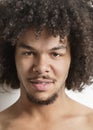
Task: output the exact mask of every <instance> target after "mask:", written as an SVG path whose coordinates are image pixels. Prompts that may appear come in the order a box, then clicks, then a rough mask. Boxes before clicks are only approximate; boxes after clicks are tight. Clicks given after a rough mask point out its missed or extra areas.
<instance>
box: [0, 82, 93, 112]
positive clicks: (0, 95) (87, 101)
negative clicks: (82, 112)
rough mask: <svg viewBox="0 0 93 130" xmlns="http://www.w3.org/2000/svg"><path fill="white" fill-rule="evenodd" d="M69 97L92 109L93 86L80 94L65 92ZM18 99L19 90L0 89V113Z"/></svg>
mask: <svg viewBox="0 0 93 130" xmlns="http://www.w3.org/2000/svg"><path fill="white" fill-rule="evenodd" d="M66 93H67V95H68V96H69V97H71V98H72V99H74V100H76V101H77V102H80V103H82V104H84V105H86V106H88V107H90V108H93V85H91V86H87V87H85V89H84V90H83V91H82V92H77V91H75V92H73V91H71V90H70V91H68V90H66ZM19 97H20V89H17V90H8V91H6V92H5V91H4V90H1V89H0V111H3V110H4V109H6V108H8V107H9V106H11V105H12V104H13V103H15V102H16V101H17V100H18V98H19Z"/></svg>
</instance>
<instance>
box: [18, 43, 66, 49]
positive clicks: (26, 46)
mask: <svg viewBox="0 0 93 130" xmlns="http://www.w3.org/2000/svg"><path fill="white" fill-rule="evenodd" d="M19 47H20V48H23V49H27V50H33V51H35V49H34V48H33V47H32V46H29V45H27V44H26V43H20V44H19ZM60 49H67V46H63V45H61V46H57V47H53V48H52V49H50V51H56V50H60Z"/></svg>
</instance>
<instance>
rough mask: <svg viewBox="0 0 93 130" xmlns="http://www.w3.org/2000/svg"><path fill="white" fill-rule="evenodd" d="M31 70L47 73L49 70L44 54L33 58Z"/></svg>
mask: <svg viewBox="0 0 93 130" xmlns="http://www.w3.org/2000/svg"><path fill="white" fill-rule="evenodd" d="M33 71H34V72H37V73H48V72H49V71H50V65H49V60H48V59H47V58H46V57H45V56H42V57H38V58H36V59H34V65H33Z"/></svg>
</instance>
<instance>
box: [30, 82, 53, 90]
mask: <svg viewBox="0 0 93 130" xmlns="http://www.w3.org/2000/svg"><path fill="white" fill-rule="evenodd" d="M30 83H31V84H32V86H33V88H34V89H35V90H37V91H47V90H49V89H50V88H51V87H52V85H53V84H54V81H52V80H30Z"/></svg>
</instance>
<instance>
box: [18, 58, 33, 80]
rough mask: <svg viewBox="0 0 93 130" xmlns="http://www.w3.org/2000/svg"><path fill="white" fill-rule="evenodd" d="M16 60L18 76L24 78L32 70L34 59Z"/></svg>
mask: <svg viewBox="0 0 93 130" xmlns="http://www.w3.org/2000/svg"><path fill="white" fill-rule="evenodd" d="M15 60H16V68H17V73H18V77H19V78H23V77H24V76H26V75H27V74H28V73H29V72H30V69H31V67H32V61H30V60H28V59H20V58H16V59H15Z"/></svg>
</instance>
